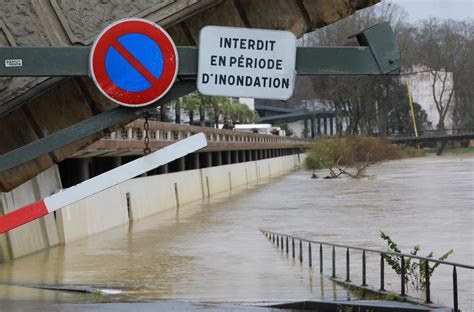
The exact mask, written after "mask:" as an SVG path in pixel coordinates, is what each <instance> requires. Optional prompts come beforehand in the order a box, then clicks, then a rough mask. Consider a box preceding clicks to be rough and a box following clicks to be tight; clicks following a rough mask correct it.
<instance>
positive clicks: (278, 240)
mask: <svg viewBox="0 0 474 312" xmlns="http://www.w3.org/2000/svg"><path fill="white" fill-rule="evenodd" d="M277 248H278V249H279V248H280V237H279V236H278V235H277Z"/></svg>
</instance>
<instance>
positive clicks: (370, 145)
mask: <svg viewBox="0 0 474 312" xmlns="http://www.w3.org/2000/svg"><path fill="white" fill-rule="evenodd" d="M401 157H402V153H401V151H400V150H399V149H398V148H397V147H394V146H392V145H390V143H389V142H388V141H387V140H386V139H385V138H376V137H360V136H352V137H349V138H322V139H319V140H316V141H315V142H314V143H313V146H312V147H311V150H310V151H309V152H308V153H307V155H306V159H305V166H306V168H308V169H310V170H313V175H312V178H315V177H316V174H315V172H314V170H317V169H328V170H329V174H330V175H329V176H326V177H325V178H326V179H334V178H338V177H340V176H342V175H344V176H348V177H351V178H354V179H360V178H363V177H367V175H366V171H367V168H368V167H369V166H370V165H372V164H375V163H379V162H382V161H385V160H389V159H397V158H401Z"/></svg>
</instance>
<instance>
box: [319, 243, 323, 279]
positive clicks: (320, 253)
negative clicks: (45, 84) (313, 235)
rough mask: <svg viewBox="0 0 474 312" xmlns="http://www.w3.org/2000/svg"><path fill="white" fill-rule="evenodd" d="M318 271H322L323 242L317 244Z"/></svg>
mask: <svg viewBox="0 0 474 312" xmlns="http://www.w3.org/2000/svg"><path fill="white" fill-rule="evenodd" d="M319 273H321V274H322V273H323V244H319Z"/></svg>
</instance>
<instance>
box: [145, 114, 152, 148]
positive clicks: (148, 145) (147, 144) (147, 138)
mask: <svg viewBox="0 0 474 312" xmlns="http://www.w3.org/2000/svg"><path fill="white" fill-rule="evenodd" d="M143 118H145V123H144V124H143V129H145V138H144V141H145V148H144V149H143V154H145V155H148V154H150V152H151V149H150V137H149V136H148V129H149V125H148V113H145V114H143Z"/></svg>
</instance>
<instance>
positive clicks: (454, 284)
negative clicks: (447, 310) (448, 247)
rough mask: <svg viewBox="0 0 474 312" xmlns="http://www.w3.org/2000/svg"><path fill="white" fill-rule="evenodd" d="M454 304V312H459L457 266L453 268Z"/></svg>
mask: <svg viewBox="0 0 474 312" xmlns="http://www.w3.org/2000/svg"><path fill="white" fill-rule="evenodd" d="M453 303H454V312H458V311H459V308H458V274H457V272H456V266H454V267H453Z"/></svg>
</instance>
